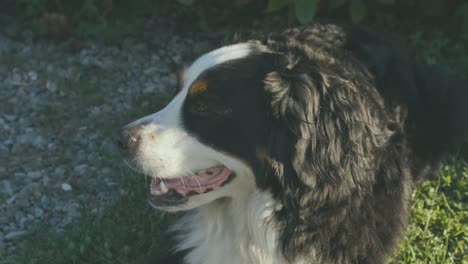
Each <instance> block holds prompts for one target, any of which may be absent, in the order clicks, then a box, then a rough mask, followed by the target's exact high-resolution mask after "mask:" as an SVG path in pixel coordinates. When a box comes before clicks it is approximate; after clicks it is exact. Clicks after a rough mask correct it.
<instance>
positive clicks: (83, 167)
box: [73, 164, 88, 174]
mask: <svg viewBox="0 0 468 264" xmlns="http://www.w3.org/2000/svg"><path fill="white" fill-rule="evenodd" d="M87 169H88V165H86V164H80V165H77V166H75V167H74V168H73V171H74V172H76V173H77V174H85V173H86V170H87Z"/></svg>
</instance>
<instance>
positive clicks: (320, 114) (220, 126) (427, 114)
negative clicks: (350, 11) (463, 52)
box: [183, 23, 468, 264]
mask: <svg viewBox="0 0 468 264" xmlns="http://www.w3.org/2000/svg"><path fill="white" fill-rule="evenodd" d="M251 43H252V47H254V49H256V50H257V52H255V53H254V54H252V55H250V56H248V57H247V58H243V59H239V60H236V61H231V62H227V63H225V64H222V65H220V66H217V67H215V68H213V69H210V70H208V71H207V72H205V73H204V74H202V75H201V76H200V77H199V78H200V79H204V80H207V82H208V83H209V84H210V91H209V92H207V93H204V94H201V95H197V96H193V97H189V98H187V99H186V101H185V104H184V111H183V125H184V126H185V128H186V129H187V130H188V131H189V132H190V133H192V134H194V135H196V136H197V137H198V138H199V140H200V141H202V142H204V143H205V144H207V145H209V146H212V147H213V148H216V149H219V150H222V151H223V152H226V153H229V154H231V155H234V156H236V157H239V158H240V159H242V160H244V161H246V162H247V163H248V164H249V165H250V166H251V167H252V168H253V169H254V172H255V174H256V177H257V178H256V181H257V186H258V188H261V189H263V190H266V191H269V192H271V193H272V194H273V196H274V199H276V200H277V201H279V202H280V203H281V204H282V209H281V210H279V211H277V212H276V214H275V216H274V219H273V221H274V222H275V223H276V225H277V228H278V232H279V234H280V235H279V237H280V243H281V245H279V246H280V248H281V250H282V253H283V256H284V257H285V258H286V259H287V260H288V261H289V263H294V261H295V260H296V259H298V258H302V259H307V260H309V261H310V263H330V264H335V263H372V264H375V263H382V262H383V261H384V259H385V257H386V256H388V255H389V254H390V253H391V251H392V249H393V248H394V246H395V244H396V242H397V241H398V238H399V237H400V235H401V232H402V230H403V229H404V228H405V226H406V223H407V220H408V216H409V201H410V195H411V191H412V188H413V186H414V183H415V182H416V181H417V180H419V179H422V178H424V177H425V176H426V175H427V174H428V173H431V172H433V171H434V169H435V168H438V166H439V164H440V163H441V162H443V160H444V158H445V157H446V156H447V155H448V154H451V153H454V152H455V151H457V148H458V147H459V146H460V145H461V144H462V142H463V141H464V140H466V139H467V138H468V103H467V102H468V82H467V81H466V80H462V79H460V78H457V77H455V76H452V75H450V74H448V73H445V72H443V71H442V70H440V69H438V68H436V67H433V66H427V65H425V64H422V63H420V62H418V61H417V60H415V59H413V58H411V56H410V55H409V54H408V52H407V51H406V50H405V49H404V48H402V47H400V46H399V45H398V44H397V43H396V42H393V41H390V40H387V39H385V38H383V37H382V36H380V35H379V34H376V33H373V32H370V31H367V30H364V29H360V28H355V27H351V26H347V25H338V24H320V23H317V24H314V25H311V26H308V27H304V28H294V29H289V30H286V31H284V32H282V33H278V34H271V35H269V36H268V37H266V38H265V39H263V40H256V41H251ZM212 87H214V88H212ZM213 128H216V129H213Z"/></svg>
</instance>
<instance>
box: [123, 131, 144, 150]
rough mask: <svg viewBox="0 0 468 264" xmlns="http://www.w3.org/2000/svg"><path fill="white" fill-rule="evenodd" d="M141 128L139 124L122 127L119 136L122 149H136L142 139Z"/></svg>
mask: <svg viewBox="0 0 468 264" xmlns="http://www.w3.org/2000/svg"><path fill="white" fill-rule="evenodd" d="M140 128H141V127H139V126H137V127H129V128H123V129H122V131H121V132H120V136H119V138H118V143H119V147H120V149H121V150H122V151H124V152H133V151H135V150H136V148H137V146H138V144H139V142H140V139H141V135H140Z"/></svg>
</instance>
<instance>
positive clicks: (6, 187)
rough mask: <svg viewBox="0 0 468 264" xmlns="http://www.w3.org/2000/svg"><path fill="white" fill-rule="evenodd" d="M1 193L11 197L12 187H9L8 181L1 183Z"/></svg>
mask: <svg viewBox="0 0 468 264" xmlns="http://www.w3.org/2000/svg"><path fill="white" fill-rule="evenodd" d="M2 192H4V193H6V194H8V195H13V187H11V181H9V180H3V181H2Z"/></svg>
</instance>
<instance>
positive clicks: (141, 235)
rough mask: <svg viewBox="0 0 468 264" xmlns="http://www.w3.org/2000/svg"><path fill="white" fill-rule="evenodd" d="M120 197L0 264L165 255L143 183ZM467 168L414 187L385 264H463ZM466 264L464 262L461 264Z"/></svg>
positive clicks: (127, 187)
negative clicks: (408, 217)
mask: <svg viewBox="0 0 468 264" xmlns="http://www.w3.org/2000/svg"><path fill="white" fill-rule="evenodd" d="M121 184H122V187H121V193H122V195H121V196H120V198H119V199H118V200H117V201H116V202H115V203H114V204H113V205H112V206H110V207H109V208H107V209H106V210H105V212H104V213H103V215H102V216H96V215H95V214H92V213H89V212H88V211H86V209H85V211H84V216H83V218H82V219H81V221H79V222H78V223H77V224H75V225H72V226H70V227H69V228H68V229H67V230H66V231H65V232H64V233H63V234H60V235H59V234H49V233H47V232H46V231H45V229H43V228H41V227H39V228H37V230H36V231H35V232H33V234H32V235H30V236H29V237H27V238H26V239H25V240H24V241H23V242H22V243H21V245H20V250H19V252H20V254H19V256H17V257H13V258H8V259H4V260H0V263H1V264H19V263H21V264H61V263H63V264H69V263H87V264H93V263H96V264H97V263H135V264H137V263H150V261H151V259H152V258H153V257H154V256H156V255H157V254H158V253H161V252H164V251H165V250H167V246H166V243H165V241H164V239H165V238H164V235H163V232H165V230H167V226H168V224H167V222H168V221H167V220H168V218H169V217H167V216H166V217H164V216H162V215H161V214H160V213H159V212H158V211H156V210H154V209H152V208H151V207H150V206H149V205H148V204H147V202H146V199H147V193H148V185H147V184H148V183H147V182H145V180H144V179H143V178H142V177H141V176H139V175H134V174H132V173H130V172H126V173H124V175H122V178H121ZM466 197H468V167H467V166H466V164H464V163H462V162H452V163H451V164H450V165H447V166H445V167H444V169H443V171H442V173H441V174H440V176H439V178H438V179H437V180H433V181H427V182H424V183H422V184H421V185H419V186H418V188H417V190H416V191H415V192H414V201H413V203H412V221H411V222H412V223H411V225H410V226H409V229H408V231H407V232H406V236H405V238H404V240H403V243H402V244H401V245H400V247H399V249H398V251H397V252H396V254H395V257H394V258H393V259H392V260H391V262H390V263H454V264H455V263H457V264H458V263H464V262H463V261H466V259H464V257H465V255H466V253H467V252H468V247H467V242H468V237H467V234H468V227H467V224H468V223H467V220H468V210H467V209H468V208H467V200H466V199H467V198H466ZM465 263H466V262H465Z"/></svg>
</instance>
